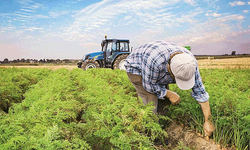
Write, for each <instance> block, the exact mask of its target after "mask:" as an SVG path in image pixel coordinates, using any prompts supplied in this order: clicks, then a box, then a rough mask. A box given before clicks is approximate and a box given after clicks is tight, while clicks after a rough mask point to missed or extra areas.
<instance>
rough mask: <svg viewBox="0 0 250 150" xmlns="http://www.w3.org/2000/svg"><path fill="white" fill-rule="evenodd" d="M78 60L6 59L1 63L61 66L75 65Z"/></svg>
mask: <svg viewBox="0 0 250 150" xmlns="http://www.w3.org/2000/svg"><path fill="white" fill-rule="evenodd" d="M77 61H78V60H72V59H62V60H60V59H39V60H37V59H24V58H22V59H14V60H9V59H8V58H5V59H4V60H3V61H0V63H2V64H7V63H54V64H61V63H74V62H77Z"/></svg>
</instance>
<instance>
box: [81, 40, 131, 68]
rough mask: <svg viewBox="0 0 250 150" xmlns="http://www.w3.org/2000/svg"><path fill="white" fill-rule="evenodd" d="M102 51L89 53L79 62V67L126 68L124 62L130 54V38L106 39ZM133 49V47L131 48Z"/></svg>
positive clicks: (102, 44) (103, 41)
mask: <svg viewBox="0 0 250 150" xmlns="http://www.w3.org/2000/svg"><path fill="white" fill-rule="evenodd" d="M101 47H102V51H100V52H94V53H89V54H86V55H84V56H83V58H82V61H81V62H78V63H77V66H78V68H82V69H83V70H87V69H89V68H111V69H120V70H125V67H124V64H125V60H126V58H127V56H128V55H129V54H130V52H131V51H130V47H129V40H125V39H107V36H105V39H104V40H102V43H101ZM131 50H132V49H131Z"/></svg>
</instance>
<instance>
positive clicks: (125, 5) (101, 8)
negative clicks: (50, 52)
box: [63, 0, 201, 42]
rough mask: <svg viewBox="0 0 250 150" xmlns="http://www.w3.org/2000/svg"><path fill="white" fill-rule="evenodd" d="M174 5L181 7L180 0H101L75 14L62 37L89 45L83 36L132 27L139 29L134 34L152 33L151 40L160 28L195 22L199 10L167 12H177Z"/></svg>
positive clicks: (188, 0)
mask: <svg viewBox="0 0 250 150" xmlns="http://www.w3.org/2000/svg"><path fill="white" fill-rule="evenodd" d="M185 2H186V3H188V4H190V5H194V4H195V2H194V0H186V1H185ZM177 3H179V4H182V5H185V4H183V3H182V1H180V0H172V1H165V0H151V1H140V0H134V1H132V0H131V1H128V0H122V1H119V2H117V1H114V0H104V1H101V2H98V3H95V4H92V5H89V6H88V7H86V8H84V9H82V10H81V11H79V12H78V13H76V14H75V15H74V18H75V21H74V22H73V23H72V25H70V26H68V27H65V28H64V33H63V36H64V37H65V38H66V39H67V40H72V41H74V40H75V41H79V40H80V41H85V42H89V41H88V39H90V38H86V37H89V36H90V35H92V38H95V39H99V37H98V36H99V35H105V34H107V32H110V31H115V30H116V27H118V26H120V27H121V28H120V29H117V30H118V31H119V30H121V29H123V30H125V28H126V26H129V25H131V24H133V27H132V28H136V27H137V28H139V29H137V31H135V32H141V35H144V33H145V34H146V33H147V34H149V33H152V35H151V37H152V36H153V35H155V36H157V34H156V33H162V32H163V31H164V28H171V27H177V26H182V25H185V24H187V23H193V22H194V21H196V18H195V16H196V15H198V14H200V13H201V10H198V9H192V11H186V12H185V14H183V13H180V12H179V11H177V12H176V13H173V11H171V9H177V8H178V7H179V6H176V5H175V4H177ZM188 15H190V16H188ZM127 18H129V20H128V19H127ZM93 32H95V35H94V34H93ZM148 37H150V36H148Z"/></svg>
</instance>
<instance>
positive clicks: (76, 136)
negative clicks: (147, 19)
mask: <svg viewBox="0 0 250 150" xmlns="http://www.w3.org/2000/svg"><path fill="white" fill-rule="evenodd" d="M0 69H1V68H0ZM200 72H201V76H202V78H203V83H204V85H205V87H206V90H207V91H208V93H209V95H210V99H209V101H210V105H211V109H212V116H213V121H214V123H215V126H216V131H215V132H214V134H213V139H214V140H215V141H216V142H217V143H219V144H222V145H223V146H225V145H227V144H230V145H235V146H236V148H237V149H239V150H241V149H247V148H248V146H249V141H250V134H249V133H250V131H249V129H250V115H249V114H250V100H249V97H250V95H249V94H250V90H249V89H250V80H249V79H250V71H249V70H225V69H224V70H219V69H205V70H200ZM0 75H1V76H0V85H1V86H0V94H1V97H0V98H1V101H0V103H1V109H2V110H0V145H1V148H2V149H154V142H153V141H154V140H155V139H164V138H165V137H166V136H167V133H166V132H165V131H163V130H162V129H161V126H160V125H159V123H158V122H159V119H164V120H168V119H169V118H171V119H176V120H178V121H180V122H183V124H184V125H186V126H190V127H191V128H193V129H195V130H196V131H197V132H203V127H202V126H203V122H204V117H203V114H202V111H201V109H200V105H199V104H198V103H197V102H196V101H195V100H194V99H193V98H192V97H191V95H190V92H191V90H189V91H182V90H179V89H178V88H177V86H176V85H171V86H170V89H171V90H173V91H176V92H177V93H178V94H179V95H180V96H181V99H182V102H181V103H180V104H179V105H177V106H172V105H170V106H167V107H168V109H169V112H168V116H157V115H155V114H153V113H152V109H153V106H152V105H151V104H148V105H146V106H144V105H143V104H142V102H141V99H138V98H137V96H136V91H135V88H134V87H133V85H132V84H131V83H130V81H129V79H128V77H127V75H126V72H124V71H120V70H111V69H89V70H87V71H82V70H80V69H74V70H72V71H69V70H67V69H60V70H56V71H51V70H49V69H17V68H11V69H1V70H0ZM7 108H8V110H9V111H8V113H6V111H3V110H5V109H7ZM185 148H186V147H184V145H183V143H179V149H185Z"/></svg>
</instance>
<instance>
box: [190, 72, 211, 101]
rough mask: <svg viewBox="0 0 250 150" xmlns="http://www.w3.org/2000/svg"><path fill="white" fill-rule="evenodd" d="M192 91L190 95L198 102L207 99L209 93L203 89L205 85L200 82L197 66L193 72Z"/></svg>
mask: <svg viewBox="0 0 250 150" xmlns="http://www.w3.org/2000/svg"><path fill="white" fill-rule="evenodd" d="M192 90H193V92H192V93H191V95H192V97H193V98H194V99H195V100H196V101H198V102H206V101H208V99H209V94H208V93H207V92H206V90H205V86H204V85H203V83H202V79H201V76H200V72H199V68H198V67H197V68H196V72H195V84H194V87H193V88H192Z"/></svg>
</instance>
